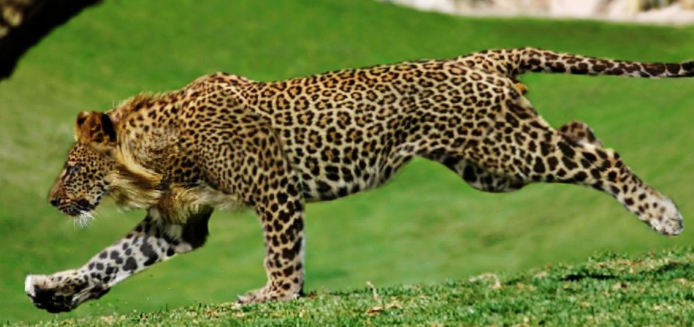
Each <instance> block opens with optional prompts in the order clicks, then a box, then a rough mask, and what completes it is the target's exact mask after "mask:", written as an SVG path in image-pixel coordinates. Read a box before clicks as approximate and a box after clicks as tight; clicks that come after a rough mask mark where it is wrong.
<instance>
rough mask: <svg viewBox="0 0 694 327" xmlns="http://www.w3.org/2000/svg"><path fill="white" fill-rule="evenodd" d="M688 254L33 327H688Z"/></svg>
mask: <svg viewBox="0 0 694 327" xmlns="http://www.w3.org/2000/svg"><path fill="white" fill-rule="evenodd" d="M692 253H694V248H685V249H678V250H675V251H662V252H657V253H649V254H645V255H640V256H635V257H627V256H621V255H615V254H602V255H597V256H594V257H592V258H590V259H589V260H588V261H587V262H584V263H581V264H577V265H547V266H546V267H544V268H541V269H533V270H530V271H526V272H520V273H503V274H498V275H496V274H483V275H479V276H474V277H471V278H469V279H467V280H463V281H448V282H442V283H435V284H417V285H412V286H391V287H379V285H373V284H370V285H369V287H367V288H364V287H362V288H360V289H357V290H348V291H338V292H324V291H320V292H317V293H313V294H310V295H309V296H308V297H307V298H303V299H300V300H296V301H292V302H284V303H268V304H262V305H251V306H245V307H241V308H238V307H235V306H234V305H233V304H232V303H225V304H195V305H191V306H186V307H183V308H178V309H168V308H166V309H161V310H157V311H154V312H141V311H133V312H130V313H127V314H117V315H109V316H102V317H88V318H82V319H71V320H67V321H55V320H54V321H46V322H43V323H40V324H37V325H35V326H47V327H49V326H150V325H158V326H247V325H252V326H393V325H399V326H449V325H451V326H543V325H544V326H678V327H682V326H694V255H693V254H692ZM371 287H373V288H371ZM17 326H21V324H20V325H17Z"/></svg>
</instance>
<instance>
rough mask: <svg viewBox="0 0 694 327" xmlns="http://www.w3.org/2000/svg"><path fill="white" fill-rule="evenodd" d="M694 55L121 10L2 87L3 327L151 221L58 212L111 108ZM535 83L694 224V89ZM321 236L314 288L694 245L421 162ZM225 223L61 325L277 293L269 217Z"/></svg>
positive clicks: (147, 7) (82, 29)
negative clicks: (385, 72) (400, 74)
mask: <svg viewBox="0 0 694 327" xmlns="http://www.w3.org/2000/svg"><path fill="white" fill-rule="evenodd" d="M692 40H694V28H672V27H647V26H636V25H616V24H603V23H596V22H560V21H537V20H522V19H521V20H495V19H467V18H457V17H449V16H444V15H439V14H433V13H421V12H416V11H413V10H410V9H406V8H399V7H394V6H391V5H388V4H383V3H378V2H373V1H370V0H351V1H340V0H333V1H327V0H324V1H318V0H312V1H306V0H283V1H274V0H254V1H224V0H208V1H205V2H199V1H192V0H187V1H151V0H150V1H135V0H120V1H113V0H111V1H105V3H104V4H103V5H101V6H98V7H95V8H93V9H90V10H87V11H85V12H84V13H83V14H81V15H80V16H78V17H77V18H76V19H74V20H72V21H70V22H69V23H68V24H66V25H65V26H64V27H61V28H60V29H58V30H56V31H54V32H53V33H52V34H51V35H49V36H48V37H47V38H46V39H45V40H43V41H42V42H41V43H40V44H39V45H38V46H36V47H34V48H33V49H32V50H31V51H30V52H29V54H28V55H27V56H26V57H25V58H24V59H23V60H22V61H21V62H20V64H19V66H18V69H17V71H16V73H15V74H14V76H13V77H12V78H11V79H10V80H9V81H4V82H0V248H1V249H2V250H1V251H0V322H6V321H10V322H13V321H19V320H23V321H37V320H48V319H53V318H54V316H52V315H49V314H47V313H44V312H42V311H39V310H37V309H34V308H33V307H32V305H31V303H30V301H29V300H28V298H27V297H26V296H25V295H24V291H23V288H24V287H23V286H24V285H23V283H24V277H25V275H26V274H27V273H52V272H55V271H59V270H63V269H68V268H74V267H77V266H79V265H81V264H82V263H83V262H85V261H86V260H87V259H89V258H90V257H91V256H92V255H93V254H94V253H97V252H98V251H99V250H100V249H101V248H103V247H105V246H107V245H108V244H110V243H111V242H113V241H115V240H116V239H117V238H119V237H120V236H121V235H124V234H125V233H126V232H127V231H128V230H129V229H130V228H132V227H133V226H134V225H135V224H136V223H137V222H138V221H139V220H140V219H141V218H142V217H143V216H144V213H143V212H137V211H133V212H125V213H123V212H119V211H118V210H117V208H115V206H113V205H112V204H110V203H107V204H104V205H102V207H101V208H100V209H99V210H98V215H97V219H96V221H94V222H93V223H92V224H91V226H90V228H88V229H86V230H83V229H79V228H76V227H75V226H74V225H73V222H72V221H71V220H70V219H69V218H67V217H64V216H63V215H61V214H60V213H59V212H58V211H56V210H55V209H53V208H51V207H50V206H49V205H48V203H47V201H46V194H47V192H48V189H49V188H50V186H51V184H52V182H53V180H54V178H55V177H56V176H57V174H58V172H59V170H60V169H61V167H62V164H63V160H64V155H65V152H66V151H67V149H68V148H69V147H70V145H71V142H72V133H73V131H72V128H73V124H74V121H73V120H74V118H75V117H76V115H77V113H78V112H79V111H82V110H107V109H109V108H111V107H113V106H114V105H116V104H117V103H119V102H120V101H121V100H123V99H125V98H127V97H129V96H132V95H135V94H137V93H138V92H142V91H150V92H160V91H165V90H170V89H174V88H179V87H182V86H183V85H185V84H187V83H188V82H190V81H192V80H193V79H195V78H196V77H198V76H200V75H203V74H206V73H211V72H215V71H226V72H231V73H235V74H240V75H244V76H247V77H249V78H252V79H256V80H277V79H284V78H289V77H293V76H299V75H309V74H314V73H320V72H324V71H328V70H335V69H340V68H346V67H359V66H369V65H374V64H381V63H389V62H398V61H403V60H408V59H420V58H447V57H454V56H457V55H460V54H464V53H469V52H474V51H478V50H482V49H488V48H510V47H521V46H535V47H542V48H549V49H552V50H557V51H565V52H573V53H580V54H586V55H593V56H604V57H610V58H619V59H632V60H644V61H682V60H686V59H691V58H694V42H691V41H692ZM522 80H523V81H524V82H525V83H526V84H527V85H528V87H529V88H530V94H529V98H530V100H531V101H532V102H533V103H534V104H535V106H536V107H537V109H538V111H539V112H540V113H541V114H542V115H543V116H544V117H545V118H546V119H547V120H548V121H549V122H550V123H552V124H553V125H555V126H559V125H561V124H563V123H565V122H568V121H570V120H574V119H580V120H583V121H586V122H587V123H588V124H589V125H590V126H592V127H593V129H594V130H595V132H596V133H597V135H598V136H599V137H600V138H602V140H603V142H604V143H605V144H606V146H608V147H612V148H615V149H617V150H618V151H619V153H620V154H621V155H622V157H623V158H624V160H625V162H626V163H627V164H628V165H630V166H631V167H632V168H633V169H634V170H635V171H636V172H637V173H638V174H639V176H640V177H642V179H644V180H645V181H647V182H648V183H650V184H651V185H653V186H655V187H656V188H658V189H659V190H661V191H662V192H664V193H665V194H667V195H669V196H670V197H672V198H673V199H674V200H675V202H677V203H678V205H679V207H680V209H681V211H682V213H683V214H684V216H685V219H687V218H688V217H691V216H693V215H694V202H692V201H691V197H692V194H694V175H692V173H691V172H692V170H693V169H694V154H693V153H692V150H693V145H694V129H693V128H692V126H691V124H692V121H694V96H693V95H694V79H679V80H656V81H654V80H637V79H620V78H608V77H603V78H590V77H582V76H558V75H532V76H531V75H528V76H524V77H523V78H522ZM307 220H308V222H307V233H308V237H307V247H308V252H307V285H306V286H307V288H308V289H309V290H318V291H322V290H331V291H335V290H343V289H350V288H355V287H358V288H361V287H363V286H364V285H365V283H366V281H371V282H373V283H374V284H375V285H379V286H388V285H398V284H411V283H420V282H435V281H444V280H449V279H450V280H458V279H467V278H468V277H469V276H471V275H475V274H480V273H483V272H504V271H509V272H513V271H521V270H525V269H528V268H532V267H540V266H543V265H545V264H548V263H552V264H556V263H573V262H581V261H583V260H585V258H587V257H588V256H590V255H591V254H593V253H594V252H596V251H613V252H617V253H632V254H633V253H641V252H646V251H650V250H657V249H667V248H672V247H676V246H681V245H687V244H691V242H692V237H693V236H694V230H693V229H691V228H690V229H685V232H684V233H683V234H682V235H681V236H679V237H677V238H666V237H663V236H660V235H657V234H656V233H654V232H652V231H650V230H649V228H647V227H646V226H645V225H644V224H642V223H640V222H638V220H637V219H636V218H635V217H633V216H631V215H630V214H629V213H628V212H626V210H624V209H623V208H622V207H621V206H620V205H619V204H618V203H617V202H615V201H614V200H613V199H612V198H610V197H609V196H606V195H604V194H600V193H598V192H596V191H593V190H590V189H586V188H579V187H573V186H566V185H535V186H530V187H527V188H526V189H524V190H522V191H521V192H517V193H512V194H503V195H498V194H497V195H494V194H485V193H481V192H478V191H475V190H473V189H471V188H470V187H469V186H467V185H466V184H465V183H463V182H462V181H461V180H460V179H459V178H458V177H457V176H455V175H453V174H452V173H449V172H448V171H447V170H446V169H444V168H442V167H440V166H438V165H437V164H434V163H431V162H427V161H425V160H416V161H415V162H414V163H413V164H411V165H409V166H408V167H406V168H405V169H404V170H403V171H402V172H401V173H400V174H399V175H398V176H397V177H396V178H395V180H394V181H393V182H391V183H390V184H388V185H386V186H385V187H383V188H381V189H378V190H375V191H371V192H367V193H363V194H359V195H356V196H352V197H349V198H346V199H341V200H338V201H333V202H329V203H321V204H311V205H309V206H308V214H307ZM210 224H211V234H212V235H211V237H210V240H209V243H208V245H207V246H206V247H205V248H203V249H201V250H199V251H197V252H196V253H193V254H189V255H184V256H182V257H179V258H176V259H175V260H172V261H170V262H167V263H165V264H163V265H160V266H157V267H154V268H152V269H151V270H148V271H146V272H144V273H143V274H141V275H139V276H136V277H134V278H132V279H131V280H128V281H126V282H124V283H123V284H121V285H119V286H118V287H116V288H115V289H113V291H111V293H109V294H108V295H107V296H105V297H104V298H102V299H101V300H99V301H98V302H90V303H88V304H85V305H84V306H82V307H81V308H79V309H78V310H76V311H75V312H74V313H70V314H65V315H60V316H59V317H60V318H63V317H75V316H85V315H96V314H111V313H114V312H118V313H127V312H131V311H132V310H135V309H137V310H139V311H151V310H159V309H163V308H174V307H179V306H182V305H191V304H196V303H219V302H227V301H231V300H234V299H235V296H236V295H237V294H240V293H242V292H245V291H247V290H249V289H251V288H257V287H259V286H261V285H262V284H263V283H264V280H265V273H264V271H263V267H262V257H263V248H262V238H261V231H260V228H259V226H258V223H257V221H256V219H255V218H254V217H253V215H251V214H250V213H248V212H246V213H242V214H236V215H232V214H230V213H224V212H218V213H216V214H215V216H214V218H213V219H212V221H211V223H210ZM685 225H686V224H685Z"/></svg>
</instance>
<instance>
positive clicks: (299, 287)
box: [238, 174, 304, 304]
mask: <svg viewBox="0 0 694 327" xmlns="http://www.w3.org/2000/svg"><path fill="white" fill-rule="evenodd" d="M275 178H276V179H277V180H275V181H270V183H269V184H267V185H268V186H269V185H279V188H277V189H270V190H268V191H269V192H267V193H266V194H265V195H263V196H261V197H260V198H261V199H262V200H261V201H260V202H258V203H256V205H255V209H256V212H257V213H258V216H259V217H260V220H261V223H262V226H263V233H264V237H265V270H266V273H267V277H268V282H267V284H266V285H265V286H264V287H263V288H261V289H259V290H256V291H252V292H249V293H248V294H245V295H242V296H239V300H238V302H239V303H240V304H246V303H261V302H265V301H268V300H291V299H295V298H297V297H299V296H300V295H302V291H303V285H304V219H303V213H304V210H303V202H302V199H301V196H300V193H299V188H298V181H297V179H296V177H295V176H293V174H290V175H289V176H286V175H285V176H282V175H278V176H277V177H275ZM283 181H284V182H283ZM283 184H284V186H283Z"/></svg>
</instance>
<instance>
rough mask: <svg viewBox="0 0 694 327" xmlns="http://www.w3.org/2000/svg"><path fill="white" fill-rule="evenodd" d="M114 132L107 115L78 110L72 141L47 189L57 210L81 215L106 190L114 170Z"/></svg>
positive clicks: (88, 212)
mask: <svg viewBox="0 0 694 327" xmlns="http://www.w3.org/2000/svg"><path fill="white" fill-rule="evenodd" d="M116 144H117V135H116V130H115V128H114V124H113V122H112V121H111V118H110V117H109V116H108V114H105V113H99V112H82V113H80V114H79V115H78V116H77V120H76V122H75V144H74V145H73V146H72V148H71V149H70V151H69V152H68V155H67V161H66V162H65V166H64V167H63V170H62V171H61V172H60V175H59V176H58V179H57V180H56V181H55V184H54V185H53V187H52V188H51V190H50V193H49V196H48V201H49V202H50V204H51V205H53V206H54V207H56V208H57V209H58V210H60V211H61V212H63V213H65V214H67V215H70V216H73V217H79V218H82V219H81V220H80V221H83V220H84V219H85V218H91V213H92V210H94V208H96V206H97V205H99V203H100V201H101V200H102V199H103V197H104V196H106V195H107V194H108V192H109V187H110V183H109V182H108V177H109V176H111V175H112V174H114V173H115V172H116V160H115V159H114V156H113V153H114V152H115V150H116Z"/></svg>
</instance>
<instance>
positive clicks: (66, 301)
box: [24, 271, 109, 313]
mask: <svg viewBox="0 0 694 327" xmlns="http://www.w3.org/2000/svg"><path fill="white" fill-rule="evenodd" d="M24 291H25V292H26V294H27V295H28V296H29V298H31V301H32V302H33V303H34V306H35V307H37V308H39V309H43V310H46V311H48V312H50V313H60V312H69V311H72V310H73V309H75V308H76V307H78V306H79V305H80V304H82V303H83V302H85V301H87V300H91V299H98V298H100V297H101V296H103V295H104V294H106V293H108V291H109V288H107V287H105V286H103V285H101V284H100V283H96V284H94V283H90V282H89V281H88V279H87V278H86V277H84V276H80V274H79V273H78V272H77V271H65V272H61V273H57V274H54V275H50V276H46V275H28V276H27V278H26V280H25V282H24Z"/></svg>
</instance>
